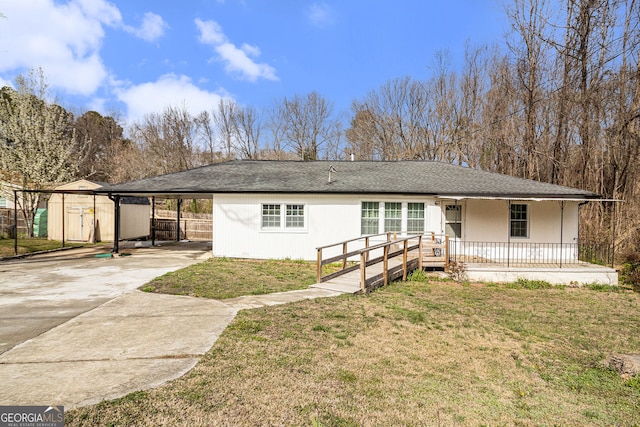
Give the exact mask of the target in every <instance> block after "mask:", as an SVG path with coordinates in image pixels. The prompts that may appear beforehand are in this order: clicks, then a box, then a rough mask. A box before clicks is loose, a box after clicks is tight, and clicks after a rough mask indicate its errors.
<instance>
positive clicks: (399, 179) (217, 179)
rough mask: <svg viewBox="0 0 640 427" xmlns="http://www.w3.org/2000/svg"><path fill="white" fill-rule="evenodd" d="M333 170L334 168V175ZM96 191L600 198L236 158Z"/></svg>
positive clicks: (382, 168) (463, 171)
mask: <svg viewBox="0 0 640 427" xmlns="http://www.w3.org/2000/svg"><path fill="white" fill-rule="evenodd" d="M330 167H332V169H333V171H332V172H331V174H329V169H330ZM329 175H331V181H329ZM97 192H99V193H111V194H121V195H139V196H145V195H146V196H150V195H162V196H165V197H180V196H187V197H196V196H204V195H210V194H215V193H289V194H301V193H308V194H322V193H324V194H400V195H428V196H434V197H455V198H465V197H471V198H473V197H476V198H540V199H550V198H552V199H555V198H557V199H579V200H586V199H598V198H600V196H598V195H597V194H595V193H592V192H589V191H584V190H579V189H575V188H569V187H563V186H559V185H553V184H547V183H542V182H538V181H532V180H527V179H521V178H515V177H512V176H507V175H502V174H497V173H492V172H485V171H480V170H476V169H471V168H468V167H464V166H457V165H451V164H447V163H440V162H433V161H391V162H380V161H310V162H302V161H258V160H255V161H254V160H234V161H228V162H223V163H216V164H212V165H208V166H203V167H199V168H195V169H190V170H186V171H182V172H176V173H171V174H166V175H160V176H156V177H152V178H146V179H141V180H137V181H130V182H126V183H122V184H117V185H110V186H109V185H108V186H105V187H103V188H100V189H98V190H97Z"/></svg>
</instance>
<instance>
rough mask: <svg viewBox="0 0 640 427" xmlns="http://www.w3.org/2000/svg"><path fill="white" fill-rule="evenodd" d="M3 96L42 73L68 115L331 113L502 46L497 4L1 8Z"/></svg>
mask: <svg viewBox="0 0 640 427" xmlns="http://www.w3.org/2000/svg"><path fill="white" fill-rule="evenodd" d="M0 13H2V14H3V15H5V18H4V19H2V20H0V85H6V84H12V82H13V79H14V78H15V76H16V75H17V74H19V73H26V72H27V71H28V70H29V69H30V68H36V67H42V68H43V70H44V73H45V75H46V77H47V80H48V82H49V86H50V90H51V94H52V95H53V96H55V97H56V98H57V100H58V101H59V102H60V103H61V104H62V105H64V106H65V107H66V108H68V109H72V110H76V111H80V112H82V111H86V110H91V109H93V110H97V111H99V112H101V113H103V114H109V113H110V112H111V111H119V112H120V113H121V115H122V118H123V119H127V120H128V121H129V122H131V121H134V120H140V119H141V118H142V117H144V115H145V114H148V113H152V112H160V111H161V110H162V109H163V108H164V107H165V106H167V105H173V106H180V105H186V106H187V108H188V109H189V111H190V112H191V113H192V114H197V113H199V112H200V111H202V110H209V111H211V110H212V108H213V107H214V106H215V105H216V104H217V102H218V100H219V99H220V98H221V97H229V98H233V99H235V100H236V101H237V102H238V103H239V104H242V105H252V106H254V107H257V108H263V107H268V106H269V105H271V104H272V103H273V102H274V100H277V99H281V98H282V97H284V96H287V97H291V96H293V95H295V94H299V95H304V94H306V93H308V92H311V91H313V90H315V91H318V92H319V93H320V94H321V95H323V96H324V97H325V98H327V99H328V100H330V101H332V102H333V103H334V106H335V111H336V113H347V114H348V113H349V108H350V104H351V101H352V100H354V99H360V98H362V97H363V96H365V95H366V93H367V92H368V91H370V90H372V89H377V88H378V87H379V86H381V85H382V84H383V83H385V82H386V81H387V80H388V79H392V78H396V77H403V76H406V75H410V76H412V77H415V78H427V77H428V76H429V72H430V71H429V66H430V65H432V64H433V63H434V55H435V54H436V52H438V51H443V50H448V51H449V52H450V53H451V59H452V65H453V66H454V67H455V66H459V65H460V64H462V61H463V54H464V46H465V42H466V41H469V42H470V43H472V44H474V45H478V44H485V43H487V44H492V43H497V44H503V43H504V41H503V40H504V34H505V31H506V30H507V24H506V21H505V18H504V13H503V11H502V6H501V3H500V2H499V0H395V1H377V0H368V1H353V0H352V1H348V0H336V1H330V0H327V1H302V0H300V1H294V0H269V1H267V0H186V1H183V2H177V1H175V0H171V1H170V0H155V1H142V0H114V1H110V2H109V1H105V0H55V1H54V0H0Z"/></svg>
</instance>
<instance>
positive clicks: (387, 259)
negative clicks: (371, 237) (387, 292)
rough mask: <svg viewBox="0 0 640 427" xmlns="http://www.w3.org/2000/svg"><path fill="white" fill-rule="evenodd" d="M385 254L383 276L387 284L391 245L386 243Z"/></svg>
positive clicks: (384, 282) (385, 284)
mask: <svg viewBox="0 0 640 427" xmlns="http://www.w3.org/2000/svg"><path fill="white" fill-rule="evenodd" d="M383 252H384V255H383V257H382V258H383V261H382V278H383V282H382V283H383V284H384V286H387V283H389V245H385V247H384V251H383Z"/></svg>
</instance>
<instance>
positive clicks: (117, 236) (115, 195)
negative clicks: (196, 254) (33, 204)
mask: <svg viewBox="0 0 640 427" xmlns="http://www.w3.org/2000/svg"><path fill="white" fill-rule="evenodd" d="M13 193H14V194H13V197H14V200H18V199H17V198H18V197H19V195H24V194H35V193H39V194H46V195H49V197H50V196H52V195H59V196H60V199H61V205H62V211H63V212H64V210H65V196H68V195H72V196H89V197H91V198H92V201H91V204H92V206H93V209H94V212H95V210H96V198H97V197H100V196H106V197H108V198H109V199H110V200H111V201H112V202H113V204H114V212H113V248H112V253H119V252H120V240H121V239H122V233H121V221H122V215H121V213H122V204H123V201H125V200H126V199H128V198H132V197H141V198H150V199H151V227H150V228H151V229H150V237H151V245H152V246H155V244H156V229H155V219H156V218H155V217H156V215H155V214H156V209H155V201H156V199H157V198H160V199H176V200H177V207H176V216H177V218H176V230H177V233H176V241H180V219H181V217H180V210H181V207H182V201H183V199H207V198H210V197H212V195H211V194H207V193H204V194H203V193H199V192H189V191H176V192H166V191H145V192H139V191H136V192H127V191H118V192H114V191H109V190H108V188H105V187H102V188H99V189H77V190H76V189H73V190H72V189H65V190H61V189H57V190H24V189H22V190H17V189H16V190H13ZM18 210H19V209H18V208H17V207H16V209H14V210H13V217H14V218H13V223H14V225H13V240H14V245H13V246H14V254H15V255H16V256H17V255H18ZM95 221H96V216H95V215H93V228H94V229H95V228H96V223H95ZM96 238H97V236H96V235H95V234H93V235H92V236H91V239H90V241H91V242H92V243H97V239H96ZM68 241H69V239H68V230H66V229H65V221H64V215H63V216H62V222H61V242H62V243H61V248H65V245H66V243H67V242H68Z"/></svg>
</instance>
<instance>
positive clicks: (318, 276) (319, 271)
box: [316, 248, 322, 283]
mask: <svg viewBox="0 0 640 427" xmlns="http://www.w3.org/2000/svg"><path fill="white" fill-rule="evenodd" d="M316 280H317V282H316V283H320V281H321V280H322V248H320V249H318V265H317V269H316Z"/></svg>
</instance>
